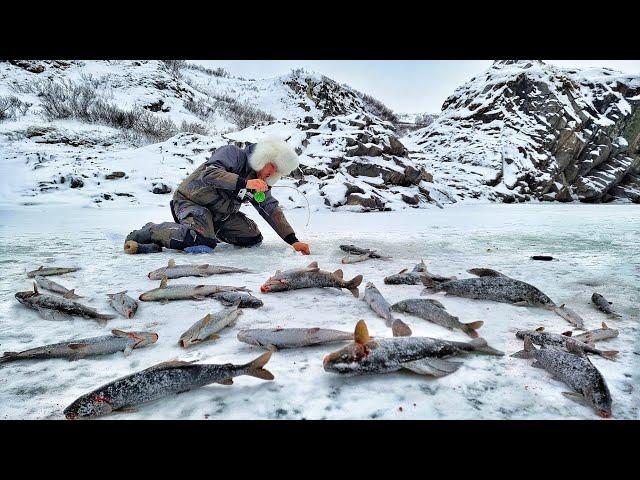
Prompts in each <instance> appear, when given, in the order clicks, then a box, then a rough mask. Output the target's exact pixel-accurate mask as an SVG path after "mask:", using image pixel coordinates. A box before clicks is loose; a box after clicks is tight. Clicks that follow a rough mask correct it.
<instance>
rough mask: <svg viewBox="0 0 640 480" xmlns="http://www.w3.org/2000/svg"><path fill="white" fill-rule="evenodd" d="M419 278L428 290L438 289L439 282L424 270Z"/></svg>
mask: <svg viewBox="0 0 640 480" xmlns="http://www.w3.org/2000/svg"><path fill="white" fill-rule="evenodd" d="M420 280H421V281H422V284H423V285H424V286H425V287H427V289H429V290H438V287H439V286H440V283H441V282H438V281H436V280H434V279H433V278H431V276H430V275H429V274H428V273H426V272H424V273H423V274H422V275H420Z"/></svg>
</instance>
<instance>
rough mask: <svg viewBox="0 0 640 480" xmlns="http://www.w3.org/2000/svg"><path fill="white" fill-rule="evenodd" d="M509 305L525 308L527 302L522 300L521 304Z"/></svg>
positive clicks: (527, 304)
mask: <svg viewBox="0 0 640 480" xmlns="http://www.w3.org/2000/svg"><path fill="white" fill-rule="evenodd" d="M511 305H513V306H514V307H527V306H529V302H525V301H524V300H522V301H521V302H515V303H512V304H511Z"/></svg>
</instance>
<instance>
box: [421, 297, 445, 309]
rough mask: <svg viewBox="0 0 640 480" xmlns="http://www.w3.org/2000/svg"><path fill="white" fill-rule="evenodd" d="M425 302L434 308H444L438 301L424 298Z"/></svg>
mask: <svg viewBox="0 0 640 480" xmlns="http://www.w3.org/2000/svg"><path fill="white" fill-rule="evenodd" d="M425 300H426V301H427V302H430V303H432V304H434V305H435V306H436V307H440V308H445V306H444V305H443V304H442V303H440V302H439V301H438V300H434V299H433V298H425Z"/></svg>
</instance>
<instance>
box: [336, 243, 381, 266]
mask: <svg viewBox="0 0 640 480" xmlns="http://www.w3.org/2000/svg"><path fill="white" fill-rule="evenodd" d="M340 249H341V250H343V251H345V252H347V253H348V254H349V255H347V256H346V257H344V258H343V259H342V263H345V264H346V263H358V262H364V261H365V260H369V259H370V258H378V259H382V260H388V259H390V258H391V257H383V256H382V255H380V254H378V253H376V251H375V250H370V249H368V248H360V247H356V246H355V245H340Z"/></svg>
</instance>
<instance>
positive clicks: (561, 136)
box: [402, 61, 640, 202]
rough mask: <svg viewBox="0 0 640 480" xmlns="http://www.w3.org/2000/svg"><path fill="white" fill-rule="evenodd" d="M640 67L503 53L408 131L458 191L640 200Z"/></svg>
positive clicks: (502, 196) (411, 142) (416, 149)
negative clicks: (431, 117) (566, 65)
mask: <svg viewBox="0 0 640 480" xmlns="http://www.w3.org/2000/svg"><path fill="white" fill-rule="evenodd" d="M639 106H640V77H638V76H637V75H636V76H632V75H623V74H620V73H617V72H614V71H612V70H609V69H588V70H569V69H562V68H558V67H553V66H550V65H546V64H544V63H543V62H540V61H496V62H494V64H493V66H492V67H491V68H489V69H488V70H487V71H485V72H484V73H483V74H481V75H478V76H477V77H475V78H473V79H472V80H471V81H469V82H468V83H466V84H464V85H462V86H461V87H459V88H458V89H456V90H455V92H454V93H453V95H451V96H450V97H449V98H448V99H447V100H446V101H445V103H444V105H443V109H442V112H441V114H440V115H439V116H438V118H437V119H436V120H435V121H434V122H433V123H432V124H431V125H429V126H427V127H426V128H424V129H421V130H418V131H416V132H413V133H411V134H409V135H408V136H407V137H406V138H403V139H402V141H403V142H405V144H406V145H407V146H408V148H409V149H410V150H411V152H412V157H416V158H420V159H421V161H420V163H421V164H422V165H424V166H425V167H426V168H427V170H429V171H430V172H432V173H433V175H434V181H435V182H436V183H437V184H441V185H446V186H447V187H448V188H449V193H450V195H451V196H452V197H453V198H457V199H468V198H483V199H488V200H497V201H500V200H502V201H505V202H513V201H525V200H528V199H531V198H537V199H540V200H559V201H572V200H580V201H587V202H599V201H610V200H614V199H624V200H632V201H635V202H640V176H639V173H640V109H639V108H638V107H639Z"/></svg>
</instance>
